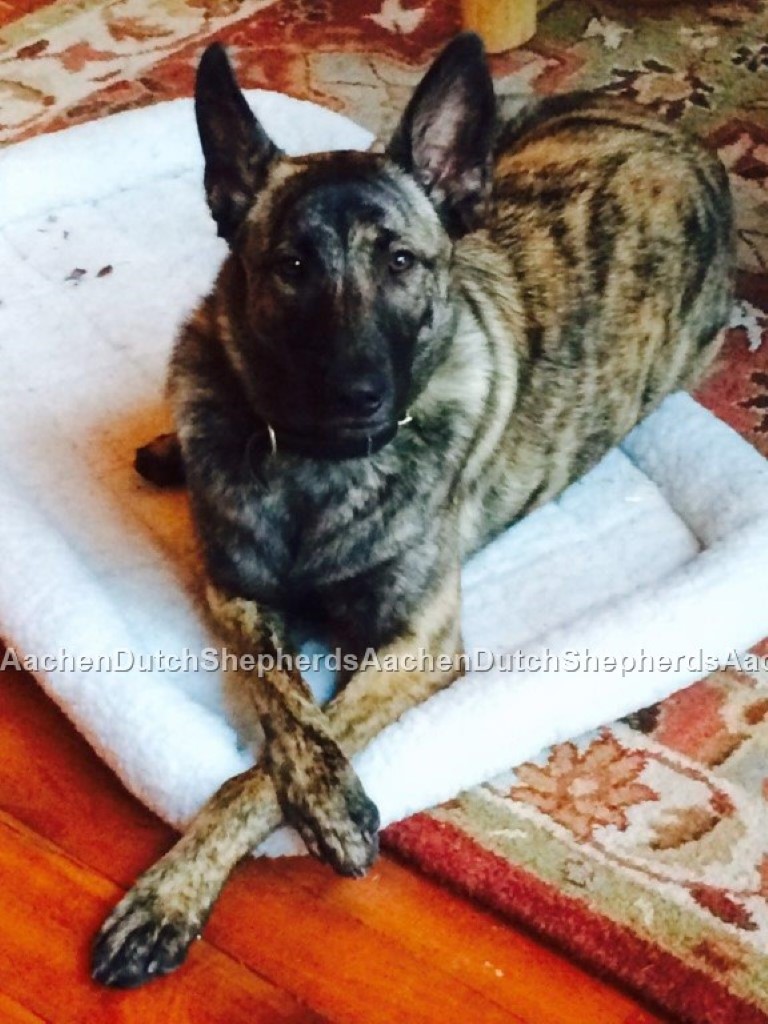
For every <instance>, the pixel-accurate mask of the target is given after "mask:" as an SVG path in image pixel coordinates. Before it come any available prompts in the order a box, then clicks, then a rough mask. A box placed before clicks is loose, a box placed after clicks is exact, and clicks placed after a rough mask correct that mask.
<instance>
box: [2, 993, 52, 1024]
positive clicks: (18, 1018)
mask: <svg viewBox="0 0 768 1024" xmlns="http://www.w3.org/2000/svg"><path fill="white" fill-rule="evenodd" d="M0 1020H1V1021H2V1022H3V1024H46V1021H45V1019H44V1018H43V1017H38V1016H37V1014H36V1013H32V1011H31V1010H28V1009H27V1008H26V1007H25V1006H22V1005H21V1004H20V1003H17V1002H16V1001H15V999H11V998H10V996H7V995H5V994H4V993H3V992H0Z"/></svg>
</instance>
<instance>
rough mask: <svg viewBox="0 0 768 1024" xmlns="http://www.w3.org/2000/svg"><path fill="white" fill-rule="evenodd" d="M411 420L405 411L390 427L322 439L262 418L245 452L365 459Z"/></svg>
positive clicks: (317, 457)
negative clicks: (374, 432) (296, 431)
mask: <svg viewBox="0 0 768 1024" xmlns="http://www.w3.org/2000/svg"><path fill="white" fill-rule="evenodd" d="M411 420H412V417H411V416H410V415H408V414H406V415H405V416H404V417H403V418H402V419H401V420H398V422H397V423H396V424H394V425H393V426H392V427H387V428H386V429H385V430H380V431H378V433H376V434H369V435H367V436H363V437H359V438H324V437H317V436H313V435H311V434H299V433H294V432H293V431H290V430H283V429H281V428H275V427H274V426H273V425H272V424H271V423H267V422H266V421H265V422H264V433H263V434H261V432H258V433H256V434H254V436H253V437H252V438H251V441H250V442H249V446H248V447H249V454H250V455H254V454H256V453H258V454H260V455H277V454H279V453H282V452H284V453H285V454H287V455H301V456H304V457H305V458H310V459H323V460H328V461H336V460H342V459H360V458H365V457H366V456H369V455H374V454H375V453H376V452H378V451H381V449H382V448H384V446H385V445H388V444H389V442H390V441H392V440H393V439H394V437H395V435H396V434H397V432H398V430H399V429H400V427H404V426H406V425H407V424H409V423H410V422H411Z"/></svg>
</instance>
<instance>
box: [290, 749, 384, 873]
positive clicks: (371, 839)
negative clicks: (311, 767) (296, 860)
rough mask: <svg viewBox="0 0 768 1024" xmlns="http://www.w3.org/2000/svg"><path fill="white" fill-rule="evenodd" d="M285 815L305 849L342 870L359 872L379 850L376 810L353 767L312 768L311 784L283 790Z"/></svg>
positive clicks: (374, 857) (372, 860)
mask: <svg viewBox="0 0 768 1024" xmlns="http://www.w3.org/2000/svg"><path fill="white" fill-rule="evenodd" d="M281 804H282V808H283V813H284V815H285V818H286V821H287V822H288V823H289V824H291V825H293V827H294V828H295V829H296V831H297V832H298V833H299V835H300V836H301V838H302V839H303V840H304V843H305V845H306V847H307V849H308V850H309V852H310V853H311V854H312V855H313V856H315V857H317V858H318V859H319V860H322V861H324V862H325V863H326V864H329V865H330V866H331V867H332V868H333V869H334V870H335V871H337V872H338V873H339V874H340V875H347V876H349V877H351V878H360V877H362V875H364V874H365V873H366V871H367V870H368V868H369V867H370V866H371V865H372V864H373V862H374V861H375V860H376V857H377V856H378V853H379V812H378V809H377V807H376V805H375V804H374V803H373V801H372V800H370V799H369V798H368V797H367V795H366V793H365V790H364V789H363V787H362V785H361V783H360V780H359V779H358V777H357V775H356V774H355V773H354V771H353V770H352V769H351V768H349V767H347V769H346V770H345V771H344V772H342V774H341V775H340V776H339V775H326V774H325V773H322V774H316V775H315V776H314V777H313V779H312V783H311V787H310V788H309V789H304V788H302V789H294V788H293V787H292V786H289V787H288V788H287V789H286V790H284V792H283V794H282V796H281Z"/></svg>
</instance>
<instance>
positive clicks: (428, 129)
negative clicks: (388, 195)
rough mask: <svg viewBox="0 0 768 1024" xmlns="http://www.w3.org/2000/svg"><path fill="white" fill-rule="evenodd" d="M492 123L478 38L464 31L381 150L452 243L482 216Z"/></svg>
mask: <svg viewBox="0 0 768 1024" xmlns="http://www.w3.org/2000/svg"><path fill="white" fill-rule="evenodd" d="M495 121H496V98H495V96H494V92H493V82H492V80H491V75H490V72H489V70H488V65H487V63H486V60H485V49H484V47H483V43H482V40H481V39H480V37H479V36H476V35H474V34H473V33H471V32H465V33H463V34H462V35H459V36H457V37H456V39H454V40H453V42H451V43H449V44H448V46H447V47H446V48H445V49H444V50H443V52H442V53H441V54H440V56H439V57H438V58H437V60H436V61H435V62H434V64H433V65H432V67H431V68H430V69H429V71H427V74H426V75H425V77H424V78H423V79H422V81H421V83H420V84H419V85H418V87H417V89H416V92H415V93H414V94H413V96H412V97H411V101H410V103H409V104H408V106H407V107H406V110H405V113H404V114H403V117H402V120H401V121H400V124H399V126H398V128H397V130H396V132H395V134H394V136H393V138H392V141H391V142H390V144H389V146H388V147H387V154H388V156H390V157H391V158H392V159H393V160H395V161H396V162H397V163H398V164H400V166H401V167H403V168H404V169H405V170H406V171H408V172H409V173H410V174H413V176H414V177H415V178H416V179H417V181H419V182H420V183H421V185H422V186H423V187H424V189H425V190H426V192H427V194H428V196H429V197H430V199H431V200H432V202H433V204H434V205H435V207H436V208H437V211H438V213H439V214H440V216H441V218H442V220H443V223H444V224H445V226H446V228H447V229H448V231H449V233H450V234H451V235H453V236H454V237H458V236H460V235H462V234H465V233H466V232H467V231H471V230H473V229H474V228H475V227H477V226H478V223H479V220H480V217H481V215H482V211H483V207H484V205H485V201H486V199H487V198H488V194H489V191H490V184H491V150H492V145H493V135H494V127H495Z"/></svg>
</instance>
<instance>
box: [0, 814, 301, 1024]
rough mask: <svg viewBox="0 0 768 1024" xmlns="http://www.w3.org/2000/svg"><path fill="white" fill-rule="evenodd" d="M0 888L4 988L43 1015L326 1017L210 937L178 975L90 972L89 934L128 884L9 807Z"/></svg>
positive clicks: (127, 1023) (237, 1020)
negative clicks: (128, 977) (168, 980)
mask: <svg viewBox="0 0 768 1024" xmlns="http://www.w3.org/2000/svg"><path fill="white" fill-rule="evenodd" d="M0 892H2V894H3V898H2V910H1V915H2V939H1V940H0V990H2V991H3V992H4V993H5V994H6V995H7V996H9V997H10V999H11V1000H16V1001H18V1002H19V1003H23V1004H24V1005H25V1006H26V1007H29V1009H30V1010H31V1011H32V1013H34V1014H39V1015H40V1016H41V1017H42V1018H43V1019H44V1020H49V1021H56V1022H57V1024H58V1022H61V1024H85V1022H88V1024H90V1022H93V1021H98V1022H99V1024H112V1022H115V1024H117V1022H120V1024H143V1022H146V1021H150V1020H152V1021H155V1020H157V1021H160V1020H162V1021H163V1022H164V1024H220V1022H222V1021H224V1020H226V1021H227V1022H228V1024H308V1022H313V1024H320V1021H321V1018H320V1017H318V1016H317V1015H315V1014H313V1013H310V1012H309V1011H308V1010H307V1008H306V1007H304V1006H302V1005H300V1004H299V1003H298V1002H297V1001H296V1000H295V999H294V998H293V997H291V996H290V995H289V994H288V993H287V992H284V991H281V990H280V989H278V988H275V987H274V986H272V985H270V984H268V983H267V982H265V981H263V980H262V979H260V978H258V977H257V976H256V975H255V974H254V973H253V972H252V971H249V970H248V969H246V968H244V967H243V966H242V965H240V964H239V963H237V962H235V961H233V960H232V959H230V958H229V957H227V956H226V955H225V954H223V953H221V952H220V951H219V950H217V949H215V948H213V947H212V946H210V945H209V944H208V943H206V942H200V943H196V944H195V946H194V948H193V950H192V952H191V954H190V958H189V963H188V965H187V969H186V970H185V972H184V974H183V976H180V977H179V979H178V981H179V983H178V984H177V985H169V984H162V983H158V984H157V985H153V986H149V987H148V988H146V989H142V990H139V991H136V992H113V991H109V990H107V989H104V988H102V987H100V986H98V985H95V984H93V983H92V982H90V980H89V979H88V977H87V963H88V946H89V939H90V937H91V936H92V935H93V933H94V930H95V928H96V927H97V926H98V923H99V922H100V921H101V919H102V918H103V916H104V914H105V912H106V911H107V909H108V908H109V907H110V906H111V905H112V904H113V903H114V901H115V899H116V898H117V897H118V896H119V895H120V890H119V889H118V887H117V886H115V885H114V883H113V882H110V881H108V880H107V879H105V878H104V877H103V876H102V875H99V874H97V873H96V872H94V871H92V870H90V869H89V868H86V867H85V866H84V865H81V864H78V863H76V862H75V861H73V860H72V859H71V858H69V857H67V856H66V855H65V854H63V853H62V852H61V851H59V850H58V849H57V848H56V847H55V846H54V844H52V843H50V842H47V841H45V840H43V839H41V838H40V837H39V836H37V835H36V834H35V833H33V832H31V831H30V830H29V829H27V828H26V827H25V826H24V825H22V824H21V823H19V822H17V821H16V820H15V819H13V818H12V817H10V816H9V815H7V814H4V813H0ZM0 1019H3V1018H0ZM21 1019H23V1018H21ZM33 1019H34V1018H33Z"/></svg>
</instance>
